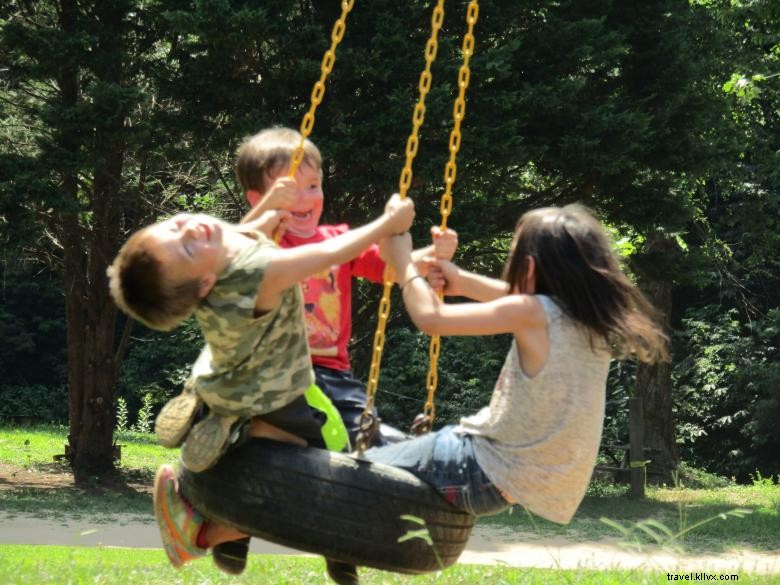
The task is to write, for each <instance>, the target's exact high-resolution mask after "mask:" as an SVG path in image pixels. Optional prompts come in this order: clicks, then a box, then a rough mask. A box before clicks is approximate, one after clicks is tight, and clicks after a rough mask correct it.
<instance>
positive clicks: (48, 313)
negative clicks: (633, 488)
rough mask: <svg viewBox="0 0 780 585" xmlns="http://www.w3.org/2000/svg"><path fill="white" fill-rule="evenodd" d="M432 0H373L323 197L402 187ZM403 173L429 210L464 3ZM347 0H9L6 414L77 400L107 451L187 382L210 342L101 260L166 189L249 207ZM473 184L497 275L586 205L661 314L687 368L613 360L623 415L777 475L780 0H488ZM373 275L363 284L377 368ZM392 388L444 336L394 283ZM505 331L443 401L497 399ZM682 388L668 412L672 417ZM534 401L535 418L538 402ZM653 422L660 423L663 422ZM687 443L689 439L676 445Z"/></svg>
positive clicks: (339, 199) (87, 430)
mask: <svg viewBox="0 0 780 585" xmlns="http://www.w3.org/2000/svg"><path fill="white" fill-rule="evenodd" d="M430 10H431V4H430V3H428V2H422V1H419V0H410V1H409V2H403V3H399V2H394V1H391V0H372V1H371V2H360V1H358V2H356V4H355V8H354V9H353V11H352V13H351V14H350V16H349V19H348V22H347V33H346V36H345V39H344V41H343V44H342V46H341V47H340V48H339V49H338V53H337V55H338V57H337V62H336V67H335V69H334V71H333V74H332V76H331V78H330V80H329V81H328V85H327V92H326V98H325V101H324V102H323V104H322V106H321V107H320V109H319V110H318V113H317V117H316V124H315V130H314V134H313V135H312V138H313V139H314V141H315V142H316V143H317V144H318V145H319V147H320V148H321V150H322V151H323V154H324V157H325V163H324V173H325V193H326V209H325V216H324V218H323V219H324V220H325V221H328V222H336V221H346V222H349V223H353V224H359V223H361V222H364V221H366V220H368V219H370V218H372V217H373V216H375V215H376V214H377V213H378V212H379V210H380V209H381V207H382V204H383V201H384V200H385V198H386V197H387V195H388V194H389V193H391V192H392V191H394V190H396V189H397V183H398V176H399V173H400V170H401V168H402V166H403V153H404V146H405V142H406V136H407V134H408V131H409V129H410V128H411V111H412V107H413V105H414V102H415V100H416V91H417V78H418V76H419V72H420V69H421V68H422V65H423V47H424V43H425V39H426V38H427V35H428V27H429V22H430ZM446 10H447V16H446V19H445V23H444V27H443V28H442V31H441V33H440V41H439V55H438V59H437V61H436V64H435V66H434V69H433V79H434V84H433V89H432V91H431V93H430V95H429V97H428V102H427V113H426V122H425V126H424V127H423V131H422V133H421V148H420V152H419V154H418V157H417V160H416V162H415V167H414V172H415V179H414V183H413V187H412V190H411V192H410V195H411V196H412V197H414V198H415V200H416V203H417V210H418V221H417V223H416V228H415V234H414V235H415V237H416V238H417V239H418V240H420V241H423V240H424V239H425V238H426V233H427V229H428V226H429V225H430V224H432V223H438V198H439V196H440V193H441V190H442V177H443V168H444V163H445V161H446V159H447V156H448V153H447V149H446V146H447V140H448V134H449V131H450V128H451V108H452V100H453V98H454V95H455V80H456V72H457V67H458V64H459V60H460V58H461V57H460V54H459V53H460V51H459V47H460V42H461V41H460V37H461V35H462V33H463V31H464V30H465V26H464V24H463V18H464V15H465V11H466V2H463V1H457V2H456V1H453V2H450V3H448V4H447V8H446ZM339 12H340V6H339V3H338V2H336V1H333V0H330V1H324V0H306V1H300V0H295V1H292V0H272V1H264V2H258V1H251V0H243V1H242V0H101V1H95V2H89V1H87V2H76V1H75V0H60V1H54V0H45V1H40V2H34V3H32V2H26V1H23V0H10V1H8V2H5V3H3V5H2V7H0V54H2V55H3V58H2V61H1V62H0V121H1V122H0V144H1V145H2V147H0V241H2V251H0V298H1V299H2V302H1V303H0V332H2V333H3V340H4V347H3V350H2V351H0V393H1V394H0V395H1V396H2V398H3V400H2V401H0V417H4V418H13V417H18V416H31V415H32V416H35V417H36V418H39V419H42V420H58V421H65V420H69V422H70V428H71V434H70V442H71V444H72V445H74V446H75V448H76V450H77V452H78V453H83V456H82V457H81V458H80V459H79V460H78V461H77V462H76V465H77V466H79V465H81V466H86V467H89V468H92V469H98V470H99V469H101V468H104V467H106V466H108V467H110V465H111V460H110V449H109V450H108V451H106V449H105V447H106V445H108V446H110V441H111V434H112V433H111V431H112V429H113V425H114V417H115V405H116V400H117V398H119V397H122V398H124V399H125V400H126V402H127V405H128V409H129V419H130V423H132V422H133V420H134V417H136V416H137V412H138V410H139V409H141V407H142V404H143V402H142V401H143V397H144V396H146V395H149V396H150V397H151V400H152V404H153V405H154V408H159V406H160V405H161V404H162V403H163V402H164V401H165V400H166V399H167V398H168V397H169V396H170V395H172V394H173V393H175V392H177V391H178V388H179V387H180V385H181V382H182V380H183V379H184V377H185V376H186V374H187V369H188V366H189V364H190V363H191V361H192V359H193V358H194V356H195V355H196V354H197V351H198V349H199V345H200V343H201V340H200V338H199V335H198V333H197V328H196V327H194V326H193V324H192V323H189V324H188V325H187V326H185V327H182V328H180V329H179V330H177V331H176V332H174V333H171V334H165V335H162V334H158V333H153V332H149V331H147V330H144V329H143V328H142V327H140V326H135V327H133V326H132V324H129V323H126V321H125V320H124V318H123V317H122V316H121V315H118V314H117V312H116V309H115V308H114V307H113V306H112V305H111V303H110V300H109V299H108V297H107V291H106V283H105V276H104V274H105V267H106V265H107V263H108V262H110V260H111V259H112V258H113V256H114V254H115V253H116V251H117V249H118V247H119V245H120V244H121V242H122V241H123V240H124V238H125V237H126V235H127V234H128V233H129V232H130V231H132V230H133V229H135V228H137V227H138V226H140V225H143V224H145V223H148V222H149V221H151V220H153V219H155V218H156V217H159V216H161V215H165V214H167V213H170V212H171V211H173V210H174V209H198V210H205V211H207V212H211V213H215V214H218V215H220V216H222V217H225V218H228V219H236V218H237V217H239V215H240V213H241V212H242V211H243V209H244V203H243V200H242V195H241V192H240V189H239V188H238V186H237V184H236V182H235V180H234V178H233V175H232V168H231V165H232V160H233V157H234V153H235V150H236V148H237V146H238V144H239V143H240V141H241V139H242V138H243V137H244V136H245V135H247V134H250V133H253V132H256V131H257V130H259V129H261V128H263V127H267V126H270V125H278V124H281V125H288V126H293V127H298V125H299V123H300V119H301V116H302V114H303V113H304V111H305V110H306V109H307V107H308V99H309V93H310V91H311V86H312V84H313V82H314V81H315V80H316V79H317V78H318V77H319V63H320V60H321V57H322V53H323V52H324V50H325V49H326V48H327V47H328V45H329V31H330V27H331V26H332V23H333V21H334V20H335V18H336V17H337V16H338V14H339ZM476 36H477V45H476V54H475V55H474V57H473V59H472V62H471V69H472V76H471V87H470V89H469V94H468V106H467V113H466V119H465V121H464V124H463V135H464V136H463V143H462V148H461V154H460V157H459V161H458V177H457V184H456V188H455V194H454V195H455V209H454V214H453V216H452V218H451V220H450V224H451V225H452V226H453V227H455V228H456V229H457V230H458V232H459V234H460V241H461V247H460V249H459V252H458V260H459V262H460V263H461V264H463V265H464V266H466V267H469V268H474V269H477V270H480V271H484V272H487V273H490V274H494V275H498V274H499V273H500V268H501V264H502V261H503V258H504V256H505V252H506V249H507V246H508V243H509V239H510V237H511V232H512V229H513V227H514V222H515V221H516V218H517V217H518V216H519V215H520V214H521V213H522V212H523V211H525V210H527V209H530V208H533V207H536V206H539V205H558V204H565V203H568V202H572V201H579V202H583V203H585V204H587V205H589V206H591V207H592V208H593V209H595V210H596V211H597V213H598V214H599V215H600V216H601V218H602V219H603V220H604V221H605V222H606V223H607V224H608V225H609V226H610V229H612V230H613V234H614V238H615V241H616V245H617V246H618V248H619V250H620V252H621V254H622V255H623V256H624V257H625V259H626V262H627V265H628V266H630V267H631V268H632V269H633V270H634V272H635V274H636V277H637V279H638V282H640V284H641V285H642V286H643V288H644V289H645V290H646V291H647V293H648V295H649V296H650V297H651V298H652V299H653V300H654V302H655V303H656V304H657V305H658V306H659V308H660V309H661V310H662V311H663V313H664V315H665V318H666V324H667V326H668V327H669V331H670V334H671V335H672V338H673V361H672V364H671V368H666V369H662V370H658V371H652V372H647V371H644V372H643V371H640V372H639V374H640V376H639V379H640V380H643V381H642V382H640V387H638V386H637V382H636V379H637V378H636V373H637V368H636V367H635V366H634V365H633V364H630V363H629V364H622V365H618V364H615V367H614V368H613V375H612V376H611V377H610V387H609V388H608V397H609V399H610V402H609V407H608V418H607V421H606V434H607V438H608V440H610V441H625V440H626V433H627V429H626V423H625V421H626V410H625V409H626V406H625V405H626V401H627V398H628V396H630V395H633V394H639V395H642V396H644V397H645V399H646V400H647V401H649V402H653V401H654V400H656V398H657V397H659V396H660V397H661V398H663V396H662V395H668V408H667V407H666V406H664V405H665V404H666V402H664V401H663V400H659V401H658V405H659V407H658V410H657V412H658V413H659V414H654V415H653V416H651V417H650V418H649V420H648V421H647V424H648V425H649V426H650V427H651V428H650V429H649V430H650V432H651V434H652V432H653V431H654V430H656V431H657V433H656V435H657V440H659V441H661V442H663V441H664V440H667V442H668V439H664V436H665V435H668V430H667V429H666V428H665V426H668V425H671V426H670V427H669V431H670V432H671V433H672V439H671V441H672V443H673V445H671V447H673V449H671V450H670V452H669V456H670V457H677V456H678V455H679V456H680V457H682V458H683V459H684V460H686V461H689V462H691V463H694V464H696V465H699V466H701V467H704V468H707V469H709V470H712V471H716V472H719V473H722V474H726V475H733V476H736V477H738V478H740V479H744V478H747V477H748V475H749V474H750V473H754V472H756V471H760V472H761V473H762V475H764V476H768V475H773V474H778V473H780V434H778V430H777V428H778V427H777V425H776V424H775V423H774V421H776V420H778V417H780V365H779V364H780V360H778V355H777V354H778V349H777V348H778V342H780V331H779V330H778V326H779V325H780V310H779V309H778V301H777V295H776V294H773V293H774V291H776V290H777V287H778V285H779V284H780V282H778V281H779V280H780V271H778V263H779V262H780V245H779V244H780V242H779V238H780V236H778V218H780V198H779V197H778V188H779V187H780V175H779V173H780V164H778V163H779V162H780V128H778V115H780V5H778V4H777V2H773V1H772V0H645V1H643V2H620V1H617V0H568V1H567V0H562V1H556V2H551V1H546V0H530V1H525V2H499V1H497V0H493V1H489V0H486V1H485V2H483V3H481V10H480V16H479V21H478V23H477V27H476ZM379 294H380V293H379V291H378V290H377V288H376V287H374V286H373V285H369V284H366V283H360V284H357V285H356V286H355V302H354V305H355V306H354V310H355V339H354V343H353V349H354V354H353V355H354V366H355V370H356V373H357V374H358V375H359V376H362V377H365V373H366V370H367V361H368V358H369V357H370V355H369V347H368V346H369V345H370V339H371V337H372V335H373V327H374V323H375V318H374V315H375V312H376V304H377V300H378V297H379ZM394 301H395V302H394V309H393V318H392V320H391V325H390V329H389V332H388V341H387V350H386V357H385V361H384V367H383V375H382V381H381V384H380V386H381V389H380V394H379V396H378V404H379V407H380V410H381V412H382V415H383V417H384V419H385V420H386V421H388V422H391V423H393V424H397V425H399V426H404V427H405V426H406V425H407V424H408V422H409V421H410V420H411V418H413V416H414V414H415V413H416V412H419V410H420V408H421V406H422V403H423V401H424V398H425V396H424V394H425V390H424V381H425V372H426V371H427V351H428V350H427V341H426V340H425V339H424V338H422V337H421V336H420V335H419V334H418V333H416V332H414V331H413V328H412V327H411V326H410V324H409V322H408V320H407V319H406V318H405V316H404V314H403V312H402V311H401V310H400V309H399V306H400V303H399V299H397V298H395V299H394ZM508 343H509V339H508V338H505V337H497V338H495V339H487V340H485V339H470V338H461V339H447V340H445V341H444V344H443V347H444V350H443V357H442V359H441V361H440V371H441V374H440V390H439V392H438V398H439V401H438V407H437V412H438V414H439V421H440V422H442V423H443V422H452V421H456V420H457V419H458V417H459V416H461V415H462V414H465V413H469V412H472V411H474V410H475V409H476V408H478V407H479V406H480V405H483V404H485V403H486V401H487V399H488V397H489V395H490V392H491V390H492V383H493V381H494V379H495V376H496V374H497V372H498V370H499V369H500V366H501V364H502V363H503V359H504V355H505V352H506V350H507V347H508ZM664 408H667V410H668V415H667V414H665V413H666V411H665V410H664ZM521 423H522V421H519V423H518V424H521ZM654 426H655V427H657V428H655V429H654V428H653V427H654ZM675 449H676V450H677V453H674V450H675Z"/></svg>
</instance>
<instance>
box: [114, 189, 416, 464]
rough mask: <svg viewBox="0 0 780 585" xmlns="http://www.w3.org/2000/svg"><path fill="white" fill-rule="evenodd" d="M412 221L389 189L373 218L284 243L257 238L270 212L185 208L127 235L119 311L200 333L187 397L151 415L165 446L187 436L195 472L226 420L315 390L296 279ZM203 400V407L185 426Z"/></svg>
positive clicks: (220, 444)
mask: <svg viewBox="0 0 780 585" xmlns="http://www.w3.org/2000/svg"><path fill="white" fill-rule="evenodd" d="M271 215H272V216H273V217H275V218H276V219H277V220H278V219H279V218H280V217H281V214H279V213H278V212H272V213H271ZM413 218H414V206H413V204H412V203H411V201H409V200H401V199H400V198H399V197H398V196H397V195H396V196H393V197H392V198H391V199H390V200H389V202H388V203H387V205H386V207H385V212H384V214H382V215H381V216H380V217H379V218H378V219H376V220H375V221H373V222H371V223H370V224H367V225H365V226H363V227H361V228H358V229H356V230H353V231H351V232H349V233H346V234H343V235H341V236H339V237H337V238H333V239H332V240H329V241H327V242H322V243H320V244H312V245H309V246H301V247H299V248H295V249H289V250H282V249H279V248H278V247H277V246H276V245H275V244H274V243H273V242H272V241H271V240H270V239H268V238H267V237H266V236H265V235H264V233H263V231H262V229H261V224H262V225H267V223H268V221H269V220H268V214H265V215H263V216H261V217H260V218H258V219H253V220H252V221H250V222H248V223H245V224H240V225H233V224H228V223H226V222H223V221H221V220H218V219H216V218H213V217H209V216H207V215H190V214H182V215H177V216H175V217H173V218H171V219H168V220H165V221H162V222H159V223H157V224H154V225H152V226H149V227H147V228H144V229H143V230H140V231H139V232H137V233H136V234H134V235H133V236H132V237H131V238H130V239H129V240H128V241H127V243H126V244H125V245H124V246H123V247H122V249H121V250H120V252H119V255H118V256H117V258H116V260H115V261H114V263H113V264H112V266H111V267H110V268H109V276H110V286H111V292H112V296H113V297H114V299H115V301H116V302H117V304H118V306H119V307H120V308H121V309H122V310H124V311H125V312H127V313H128V314H130V315H132V316H133V317H135V318H137V319H138V320H140V321H142V322H143V323H145V324H146V325H148V326H150V327H153V328H155V329H162V330H166V329H170V328H172V327H174V326H175V325H177V324H178V323H179V322H181V321H182V320H183V319H185V318H186V317H187V316H189V315H190V314H191V313H192V312H193V311H194V312H195V313H196V316H197V318H198V322H199V324H200V326H201V329H202V330H203V335H204V337H205V340H206V346H205V348H204V349H203V351H202V352H201V354H200V356H199V357H198V359H197V361H196V362H195V364H194V366H193V369H192V374H191V376H190V379H189V381H188V384H187V385H186V390H185V392H184V393H183V394H182V395H181V396H179V397H178V398H176V399H174V400H172V401H171V402H169V404H168V405H166V407H165V408H163V410H162V411H161V413H160V415H159V416H158V419H157V424H156V430H157V432H158V437H160V438H161V442H163V444H166V445H168V446H174V445H176V444H177V442H178V441H180V440H181V439H182V438H184V437H185V436H186V439H185V441H184V443H183V445H182V451H181V458H182V463H183V464H184V465H185V466H186V467H187V468H189V469H191V470H192V471H195V472H199V471H203V470H205V469H208V468H209V467H211V466H212V465H213V464H214V463H215V462H216V461H217V459H218V458H219V456H220V455H221V454H222V452H223V451H224V449H225V448H226V447H227V445H228V443H229V440H230V438H231V434H232V433H233V429H232V426H233V424H234V423H236V422H239V421H240V420H241V419H249V418H251V417H253V416H257V415H269V413H275V412H281V411H284V409H285V408H288V407H290V405H293V404H294V403H295V402H296V401H299V400H301V398H302V397H304V396H305V395H307V394H311V393H315V394H316V392H317V391H318V389H316V387H315V386H314V376H313V372H312V369H311V361H310V356H309V351H308V346H307V343H306V329H305V324H304V322H303V319H302V318H301V317H302V311H303V306H302V300H301V294H300V287H299V286H298V282H299V281H300V280H302V279H303V278H305V277H306V276H309V275H311V274H314V273H317V272H319V271H321V270H323V269H324V268H326V267H328V266H331V265H333V264H339V263H341V262H345V261H348V260H349V259H351V258H353V257H355V256H356V255H357V254H358V253H359V252H360V251H361V250H363V249H364V248H366V247H367V246H369V245H370V244H371V243H372V242H374V241H375V240H377V239H379V238H382V237H386V236H388V235H391V234H393V233H397V232H400V231H404V230H406V229H408V227H409V226H410V225H411V222H412V220H413ZM263 222H265V223H263ZM200 401H203V402H205V403H206V404H207V405H208V407H209V409H210V412H209V414H208V416H207V417H206V418H205V419H203V420H201V421H200V422H198V423H197V424H195V425H194V426H192V428H191V430H190V424H191V421H192V419H193V417H194V415H195V413H196V411H197V410H198V407H199V405H200ZM258 424H259V423H253V425H255V426H253V428H252V430H254V431H257V425H258ZM261 428H267V424H266V425H263V426H261ZM285 430H287V431H288V432H293V433H295V432H296V429H295V428H294V425H293V427H291V428H287V429H285ZM336 430H337V429H336ZM188 431H189V432H188ZM250 434H253V433H250ZM253 435H254V434H253ZM344 439H345V442H346V437H344Z"/></svg>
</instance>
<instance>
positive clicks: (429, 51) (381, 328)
mask: <svg viewBox="0 0 780 585" xmlns="http://www.w3.org/2000/svg"><path fill="white" fill-rule="evenodd" d="M442 22H444V0H438V3H437V4H436V7H435V8H434V9H433V15H432V16H431V36H430V38H429V39H428V42H427V43H426V44H425V69H423V71H422V73H420V80H419V82H418V84H417V87H418V89H419V98H418V100H417V104H416V105H415V106H414V111H413V113H412V132H411V134H410V135H409V138H408V139H407V141H406V163H405V164H404V168H403V170H402V171H401V177H400V179H399V194H400V196H401V199H404V198H406V193H407V191H408V190H409V186H410V185H411V184H412V162H413V161H414V157H415V156H416V155H417V149H418V147H419V144H420V140H419V132H420V126H422V123H423V121H424V120H425V98H426V97H427V95H428V91H429V90H430V89H431V80H432V76H431V65H432V64H433V62H434V60H435V59H436V54H437V53H438V51H439V41H438V36H439V30H440V29H441V25H442ZM383 280H384V290H383V292H382V300H381V301H379V321H378V322H377V325H376V332H375V333H374V346H373V352H372V354H371V368H370V369H369V372H368V383H367V384H366V395H367V399H366V408H365V410H364V411H363V415H362V417H361V418H362V422H365V421H366V420H367V419H369V418H371V416H372V411H373V410H374V398H375V396H376V390H377V387H378V385H379V367H380V363H381V361H382V350H383V349H384V345H385V329H386V327H387V318H388V317H389V316H390V291H391V289H392V288H393V274H392V270H391V269H390V268H389V267H388V268H385V272H384V278H383ZM361 426H362V424H361ZM361 439H362V440H361ZM366 443H367V440H366V437H359V438H358V444H357V450H358V452H359V453H362V452H363V451H364V450H365V448H366V447H367V446H368V445H367V444H366Z"/></svg>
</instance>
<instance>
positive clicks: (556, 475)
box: [459, 295, 610, 524]
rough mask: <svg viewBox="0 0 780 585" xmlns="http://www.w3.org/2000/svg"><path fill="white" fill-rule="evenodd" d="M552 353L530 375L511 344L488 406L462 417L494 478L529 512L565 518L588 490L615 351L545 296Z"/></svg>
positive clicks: (476, 451) (559, 519)
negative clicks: (593, 341)
mask: <svg viewBox="0 0 780 585" xmlns="http://www.w3.org/2000/svg"><path fill="white" fill-rule="evenodd" d="M536 298H537V299H539V301H540V302H541V303H542V306H543V308H544V311H545V314H546V315H547V327H548V334H549V339H550V352H549V355H548V357H547V362H546V363H545V365H544V367H543V368H542V370H541V372H539V373H538V374H537V375H536V376H534V377H533V378H529V377H528V376H526V375H525V374H524V373H523V370H522V368H521V367H520V361H519V358H518V354H517V343H516V342H515V341H514V340H513V342H512V346H511V348H510V350H509V353H508V355H507V357H506V361H505V362H504V367H503V368H502V370H501V374H500V375H499V377H498V381H497V382H496V386H495V388H494V390H493V395H492V398H491V399H490V405H489V406H487V407H485V408H483V409H482V410H481V411H479V412H478V413H477V414H475V415H473V416H469V417H465V418H463V419H461V421H460V427H459V430H460V431H461V432H465V433H468V434H470V435H473V437H474V438H473V441H474V454H475V456H476V459H477V462H478V463H479V465H480V467H482V470H483V471H484V472H485V474H486V475H487V476H488V478H490V480H491V481H492V482H493V484H494V485H495V486H496V487H497V488H499V489H500V490H502V491H503V492H505V493H506V494H508V495H509V496H511V497H512V499H514V500H515V501H517V503H519V504H521V505H522V506H524V507H525V508H527V509H528V510H529V511H531V512H533V513H534V514H537V515H539V516H541V517H542V518H546V519H548V520H551V521H553V522H559V523H561V524H565V523H568V522H569V521H570V520H571V518H572V516H574V513H575V512H576V511H577V507H578V506H579V504H580V502H581V501H582V498H583V496H584V495H585V490H586V489H587V487H588V482H589V480H590V477H591V475H592V473H593V466H594V464H595V462H596V456H597V454H598V449H599V443H600V441H601V431H602V426H603V421H604V401H605V387H606V380H607V373H608V371H609V361H610V352H609V351H608V348H606V346H605V347H603V348H598V349H597V350H596V351H594V350H593V349H592V348H591V345H590V341H589V336H588V334H587V332H586V331H584V330H583V329H582V328H580V327H578V326H577V325H576V323H575V322H574V321H573V320H572V319H570V318H569V317H567V316H566V315H565V314H564V313H563V311H562V310H561V309H560V307H559V306H558V305H557V304H556V303H555V302H554V301H553V300H552V299H551V298H550V297H547V296H544V295H537V297H536Z"/></svg>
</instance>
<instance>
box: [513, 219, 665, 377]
mask: <svg viewBox="0 0 780 585" xmlns="http://www.w3.org/2000/svg"><path fill="white" fill-rule="evenodd" d="M529 256H530V257H532V258H533V259H534V266H535V268H534V272H535V276H536V287H535V293H537V294H544V295H548V296H550V297H552V298H554V299H555V300H556V301H557V302H558V303H559V304H560V306H561V308H562V309H563V311H564V312H565V313H566V314H568V315H569V316H570V317H571V318H572V319H574V320H575V321H577V322H578V323H579V324H580V325H581V326H583V327H585V328H586V329H587V330H588V332H589V333H590V336H591V343H592V344H593V342H594V340H595V339H599V338H600V339H602V340H603V341H604V342H605V343H607V344H609V345H611V346H613V347H615V349H616V353H617V354H618V355H620V356H621V357H625V356H628V355H635V356H636V357H637V358H638V359H639V360H641V361H644V362H656V361H662V360H666V359H668V351H667V348H666V346H667V337H666V335H665V334H664V333H663V331H662V330H661V328H660V327H659V326H658V325H657V324H656V322H655V316H656V311H655V309H654V308H653V306H652V305H651V304H650V303H649V302H648V301H647V299H645V297H644V295H643V294H642V293H641V292H640V290H639V289H638V288H637V287H636V285H635V284H634V283H633V282H631V280H630V279H629V278H628V277H627V276H626V275H625V274H624V272H623V270H622V269H621V266H620V262H619V261H618V259H617V256H616V255H615V253H614V252H613V250H612V246H611V244H610V240H609V238H608V237H607V234H606V233H605V231H604V229H603V228H602V226H601V224H600V223H599V221H598V220H597V219H596V218H595V217H594V216H593V215H592V213H591V212H590V211H589V210H588V209H586V208H585V207H582V206H581V205H567V206H566V207H563V208H559V207H545V208H542V209H535V210H533V211H529V212H527V213H525V214H523V216H522V217H521V218H520V220H519V221H518V222H517V228H516V230H515V239H514V242H513V249H512V252H511V254H510V257H509V259H508V260H507V263H506V266H505V268H504V280H506V281H507V282H508V283H509V288H510V290H519V291H521V292H522V290H523V287H524V283H525V281H526V275H527V274H528V266H529V263H528V257H529Z"/></svg>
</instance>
